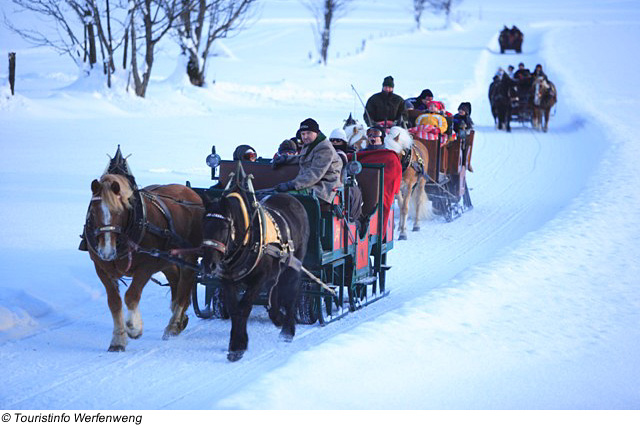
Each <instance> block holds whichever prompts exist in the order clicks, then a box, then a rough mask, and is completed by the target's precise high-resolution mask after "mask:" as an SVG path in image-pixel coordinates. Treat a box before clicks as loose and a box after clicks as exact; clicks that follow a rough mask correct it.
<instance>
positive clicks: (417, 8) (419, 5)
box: [413, 0, 427, 29]
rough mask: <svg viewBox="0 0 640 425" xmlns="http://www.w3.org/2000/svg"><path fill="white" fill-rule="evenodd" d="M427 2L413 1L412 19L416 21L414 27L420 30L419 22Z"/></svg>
mask: <svg viewBox="0 0 640 425" xmlns="http://www.w3.org/2000/svg"><path fill="white" fill-rule="evenodd" d="M426 2H427V0H413V19H414V20H415V21H416V27H417V28H418V29H420V21H421V20H422V14H423V13H424V9H425V7H426V5H425V3H426Z"/></svg>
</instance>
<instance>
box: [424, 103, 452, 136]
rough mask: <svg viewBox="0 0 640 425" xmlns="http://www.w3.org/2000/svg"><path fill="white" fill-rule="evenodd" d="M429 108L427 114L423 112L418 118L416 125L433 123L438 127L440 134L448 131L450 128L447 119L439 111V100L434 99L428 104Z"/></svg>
mask: <svg viewBox="0 0 640 425" xmlns="http://www.w3.org/2000/svg"><path fill="white" fill-rule="evenodd" d="M427 108H428V112H427V113H426V114H422V115H420V116H418V118H416V126H420V125H431V126H434V127H436V128H438V130H440V134H444V133H446V131H447V128H448V124H447V119H446V118H445V117H444V116H443V115H442V114H440V113H439V111H438V102H436V101H433V100H432V101H431V102H429V103H428V104H427Z"/></svg>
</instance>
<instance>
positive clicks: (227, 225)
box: [202, 198, 233, 275]
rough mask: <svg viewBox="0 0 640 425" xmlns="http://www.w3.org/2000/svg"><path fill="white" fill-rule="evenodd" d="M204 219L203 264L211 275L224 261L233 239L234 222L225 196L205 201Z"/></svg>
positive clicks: (206, 271)
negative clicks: (212, 200)
mask: <svg viewBox="0 0 640 425" xmlns="http://www.w3.org/2000/svg"><path fill="white" fill-rule="evenodd" d="M205 208H206V213H205V215H204V217H203V219H202V251H203V253H202V265H203V266H204V272H205V274H207V275H210V274H211V273H213V271H214V270H215V268H216V266H217V265H218V264H220V263H221V262H222V259H223V258H224V257H225V255H226V254H227V252H228V250H229V245H230V244H231V241H232V239H233V235H232V232H233V222H232V218H231V216H230V212H229V208H228V207H227V205H226V200H225V198H221V199H219V200H216V201H214V202H206V203H205Z"/></svg>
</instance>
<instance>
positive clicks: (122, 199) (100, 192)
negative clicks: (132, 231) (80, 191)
mask: <svg viewBox="0 0 640 425" xmlns="http://www.w3.org/2000/svg"><path fill="white" fill-rule="evenodd" d="M91 192H92V197H91V204H90V205H89V213H88V217H87V219H88V220H90V222H91V223H92V226H91V227H92V228H89V229H87V230H88V231H90V232H93V233H92V234H91V235H86V236H87V237H90V238H91V239H92V240H93V241H94V244H95V246H93V244H90V245H92V247H93V249H94V250H95V252H96V254H98V256H99V257H100V258H101V259H102V260H104V261H113V260H115V259H116V258H117V254H118V253H117V242H118V237H119V236H120V235H121V234H123V232H124V230H125V229H126V227H127V224H128V223H127V221H128V218H129V211H130V210H131V208H132V205H131V198H132V197H133V190H132V189H131V185H130V184H129V181H128V180H127V178H126V177H124V176H121V175H117V174H105V175H103V176H102V177H101V178H100V181H98V180H94V181H93V182H91Z"/></svg>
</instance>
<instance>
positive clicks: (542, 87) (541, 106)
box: [530, 76, 558, 133]
mask: <svg viewBox="0 0 640 425" xmlns="http://www.w3.org/2000/svg"><path fill="white" fill-rule="evenodd" d="M530 99H531V106H532V107H533V128H535V129H537V130H540V128H541V127H542V131H544V132H545V133H546V132H547V130H548V129H549V112H550V111H551V108H552V107H553V105H555V104H556V102H557V101H558V98H557V93H556V86H555V85H554V84H553V83H552V82H551V81H549V80H547V79H546V78H545V77H543V76H539V77H536V79H535V80H534V82H533V87H532V88H531V97H530ZM543 121H544V122H543Z"/></svg>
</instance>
